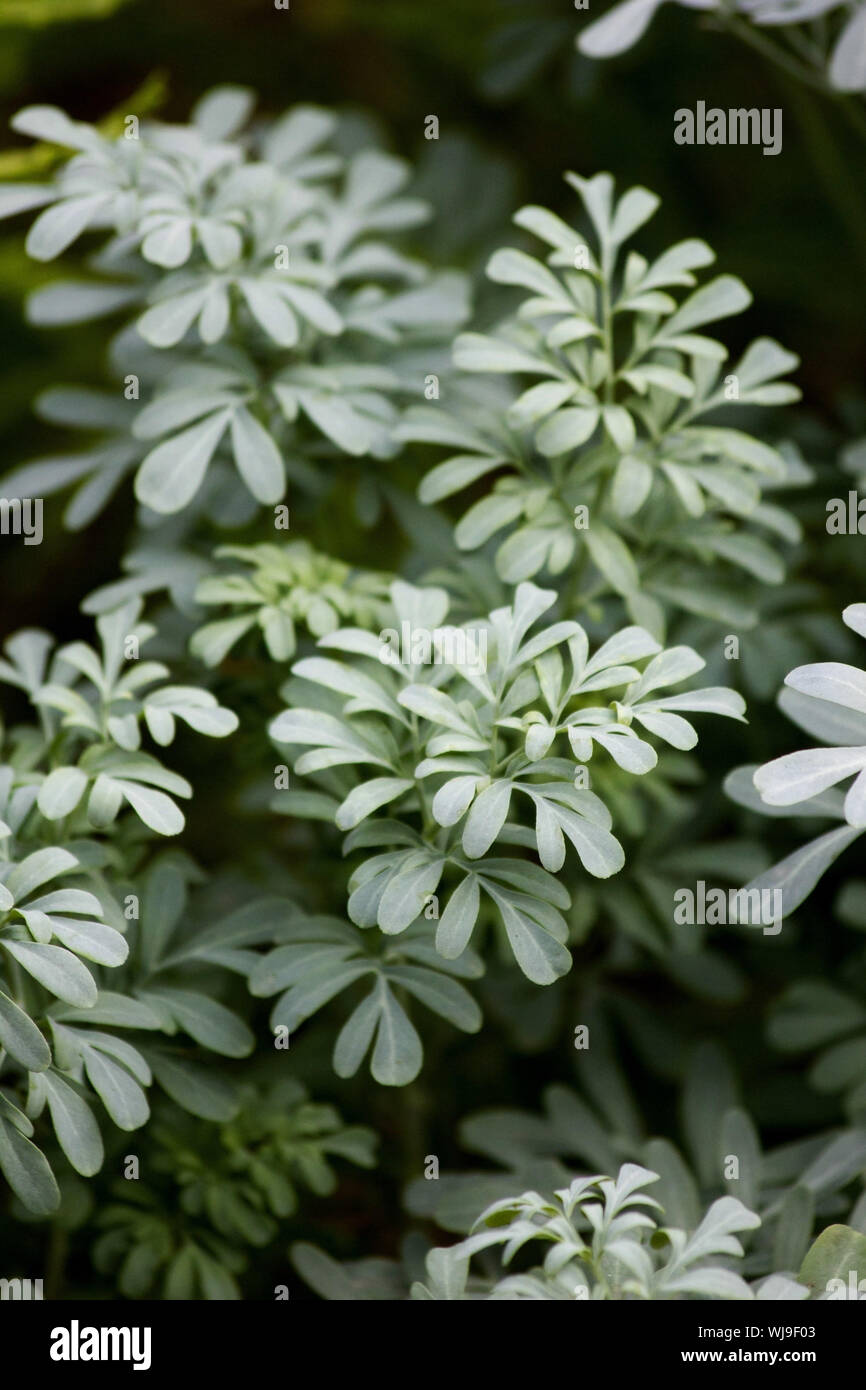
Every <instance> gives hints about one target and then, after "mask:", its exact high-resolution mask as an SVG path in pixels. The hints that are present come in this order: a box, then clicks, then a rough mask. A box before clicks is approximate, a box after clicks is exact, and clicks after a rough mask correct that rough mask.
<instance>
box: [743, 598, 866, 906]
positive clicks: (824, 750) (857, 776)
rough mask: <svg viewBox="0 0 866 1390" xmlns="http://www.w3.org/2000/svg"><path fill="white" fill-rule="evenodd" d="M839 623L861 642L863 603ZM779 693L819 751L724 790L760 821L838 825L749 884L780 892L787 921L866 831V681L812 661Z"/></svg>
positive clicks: (753, 771) (842, 667) (865, 619)
mask: <svg viewBox="0 0 866 1390" xmlns="http://www.w3.org/2000/svg"><path fill="white" fill-rule="evenodd" d="M842 619H843V621H844V622H845V624H846V625H847V626H848V627H849V628H851V629H852V630H853V631H854V632H856V633H857V634H858V635H859V636H861V637H866V604H862V603H853V604H850V605H849V606H848V607H847V608H846V609H845V610H844V612H843V614H842ZM785 687H786V688H785V689H784V690H783V691H782V693H781V695H780V697H779V707H780V708H781V709H782V710H783V712H784V713H785V714H787V715H788V717H789V718H790V719H792V720H793V721H794V723H796V724H798V725H799V726H800V727H801V728H802V729H805V730H806V732H807V733H808V734H810V735H812V737H814V738H817V739H819V740H820V742H821V744H822V746H821V747H818V748H807V749H803V750H801V751H800V752H797V753H786V754H785V755H784V756H783V757H781V758H775V759H774V760H773V761H772V762H769V763H765V764H764V765H763V766H762V767H758V768H740V769H738V770H737V772H734V773H732V774H731V776H730V777H729V778H728V779H727V781H726V783H725V788H726V790H727V792H728V794H729V795H730V796H731V797H733V799H734V800H736V801H739V802H741V803H742V804H743V805H745V806H748V807H749V808H750V809H751V810H756V811H759V812H761V813H762V814H764V815H777V816H778V815H782V816H808V817H813V816H814V817H821V818H825V817H826V818H827V819H829V820H830V821H835V822H840V821H841V822H842V824H841V825H838V826H837V827H836V828H834V829H832V830H830V831H827V832H825V833H824V834H822V835H820V836H819V837H818V838H817V839H815V840H812V841H810V843H808V844H806V845H804V846H803V847H802V848H801V849H798V850H795V851H794V853H793V854H791V855H789V856H788V857H787V858H786V859H784V860H782V862H781V863H779V864H776V865H775V866H774V867H773V868H772V869H770V870H768V872H767V873H766V874H762V875H761V877H760V878H758V879H756V880H754V881H753V882H752V883H751V884H749V887H750V888H755V887H757V888H772V889H776V890H778V891H779V892H781V894H782V901H783V904H784V911H785V914H788V913H790V912H793V911H794V909H795V908H796V907H799V905H800V903H802V902H803V900H804V899H805V898H807V897H808V895H809V894H810V893H811V891H812V889H813V888H814V887H815V884H816V883H817V882H818V880H819V879H820V878H821V876H822V875H823V874H824V873H825V872H826V870H827V869H828V868H829V867H830V865H831V864H832V863H833V862H834V860H835V859H837V858H838V856H839V855H840V854H841V853H842V851H843V850H845V849H847V847H848V845H850V844H851V843H852V842H853V841H854V840H856V839H857V838H858V836H859V835H861V834H862V833H863V830H864V828H866V675H864V673H863V672H862V671H861V670H859V669H858V668H857V667H855V666H849V665H846V664H845V663H844V662H838V661H828V662H817V663H815V664H813V665H809V666H798V667H796V668H795V670H793V671H791V672H789V674H788V675H787V676H786V678H785ZM852 778H853V781H851V779H852ZM840 783H844V784H846V787H845V791H844V794H843V792H842V791H841V790H837V788H838V787H839V784H840Z"/></svg>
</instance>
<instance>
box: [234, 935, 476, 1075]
mask: <svg viewBox="0 0 866 1390" xmlns="http://www.w3.org/2000/svg"><path fill="white" fill-rule="evenodd" d="M281 942H282V944H280V945H279V946H277V947H276V948H275V949H274V950H273V951H271V952H269V953H268V954H267V955H265V956H263V957H262V958H261V960H260V961H259V963H258V964H257V965H255V966H254V968H253V970H252V973H251V974H250V977H249V984H250V989H251V990H252V992H253V994H257V995H271V994H276V993H280V998H279V999H278V1000H277V1003H276V1004H275V1005H274V1008H273V1010H272V1012H271V1027H272V1028H275V1029H276V1028H279V1027H284V1028H286V1029H288V1030H289V1033H290V1034H291V1033H292V1032H294V1030H295V1029H296V1028H297V1026H298V1025H299V1024H300V1023H302V1022H303V1021H304V1020H305V1019H307V1018H309V1017H310V1016H311V1015H312V1014H313V1013H315V1012H316V1011H317V1010H318V1009H320V1008H322V1007H323V1005H325V1004H327V1003H328V1002H329V1001H330V1000H331V999H333V998H335V997H336V996H337V995H339V994H342V993H343V991H344V990H346V989H348V988H350V987H351V986H353V985H355V984H356V983H363V984H364V986H365V989H366V990H367V992H366V993H365V994H364V997H363V998H362V999H361V1001H360V1002H359V1003H358V1004H357V1005H356V1006H355V1007H354V1009H353V1011H352V1013H351V1014H350V1016H349V1017H348V1019H347V1020H346V1022H345V1023H344V1024H343V1026H342V1028H341V1030H340V1032H339V1034H338V1036H337V1040H336V1043H335V1045H334V1057H333V1061H334V1070H335V1071H336V1072H337V1074H338V1076H342V1077H350V1076H354V1075H355V1073H356V1072H357V1071H358V1068H359V1067H360V1066H361V1063H362V1062H363V1060H364V1058H365V1056H366V1055H367V1053H368V1052H369V1051H370V1049H371V1048H372V1053H371V1058H370V1070H371V1072H372V1074H373V1077H374V1078H375V1080H376V1081H378V1082H380V1083H381V1084H382V1085H384V1086H405V1085H406V1084H407V1083H408V1082H410V1081H412V1080H414V1078H415V1077H416V1076H417V1074H418V1072H419V1071H420V1069H421V1063H422V1059H423V1049H422V1044H421V1038H420V1037H419V1035H418V1032H417V1030H416V1028H415V1026H414V1024H413V1023H412V1020H411V1019H410V1017H409V1013H408V1011H407V1004H408V1000H407V995H408V996H409V997H410V998H411V999H412V1000H413V1002H414V1001H417V1002H419V1003H421V1004H423V1005H424V1006H425V1008H427V1009H430V1010H432V1011H433V1012H434V1013H436V1014H438V1015H439V1016H440V1017H441V1018H444V1019H445V1020H446V1021H447V1022H448V1023H450V1024H452V1025H453V1026H454V1027H455V1028H460V1029H462V1030H463V1031H464V1032H467V1033H475V1032H477V1031H478V1029H479V1028H480V1027H481V1011H480V1010H479V1008H478V1005H477V1004H476V1003H475V1000H474V999H473V998H472V996H471V994H470V993H469V991H468V990H467V989H466V987H465V986H464V985H463V984H461V983H460V980H461V979H474V978H476V977H477V976H478V975H480V974H482V973H483V966H482V964H481V961H480V960H479V959H478V957H477V956H476V955H475V954H474V953H473V952H471V951H466V952H464V953H463V955H462V957H461V959H460V960H459V961H454V962H447V963H446V962H445V961H442V960H440V959H439V958H438V957H437V955H436V953H435V951H434V950H433V949H432V947H431V945H430V942H429V939H428V936H427V933H426V931H424V929H423V928H421V927H420V926H419V927H415V928H410V929H408V930H404V931H403V933H402V935H401V936H400V939H399V942H398V943H397V945H396V948H395V947H392V946H390V945H388V946H387V948H386V947H385V943H382V944H383V949H382V951H381V952H380V953H379V954H378V955H376V954H374V953H373V951H372V950H371V949H368V947H367V943H366V941H365V939H364V937H363V936H362V935H359V933H358V932H357V931H356V930H353V929H352V928H351V927H349V926H347V925H346V924H345V923H344V922H340V921H339V920H337V919H335V918H318V917H307V918H304V919H302V920H300V921H299V922H298V923H297V924H296V925H295V924H290V925H289V926H288V927H287V928H285V929H284V930H283V931H282V932H281Z"/></svg>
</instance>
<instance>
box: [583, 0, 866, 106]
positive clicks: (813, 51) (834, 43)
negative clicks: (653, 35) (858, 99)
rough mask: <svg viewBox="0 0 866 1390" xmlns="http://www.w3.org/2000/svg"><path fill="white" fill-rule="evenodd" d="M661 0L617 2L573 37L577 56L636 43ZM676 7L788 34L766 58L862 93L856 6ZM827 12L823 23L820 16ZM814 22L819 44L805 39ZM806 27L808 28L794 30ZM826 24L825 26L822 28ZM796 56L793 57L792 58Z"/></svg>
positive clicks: (761, 2)
mask: <svg viewBox="0 0 866 1390" xmlns="http://www.w3.org/2000/svg"><path fill="white" fill-rule="evenodd" d="M663 3H664V0H621V2H620V3H618V4H615V5H613V6H612V8H611V9H609V10H608V11H607V12H606V13H605V14H604V15H602V17H601V19H595V20H593V21H592V22H591V23H590V24H587V25H586V26H585V27H584V28H582V30H581V32H580V34H579V35H578V37H577V41H576V42H577V47H578V50H579V52H581V53H583V54H585V55H586V57H588V58H610V57H613V56H614V55H615V54H617V53H623V52H625V50H626V49H628V48H631V47H632V45H633V44H635V43H637V42H638V40H639V39H641V38H642V37H643V35H644V33H645V32H646V30H647V28H648V27H649V25H650V24H651V23H652V20H653V17H654V16H655V13H656V11H657V10H658V9H659V8H660V6H661V5H662V4H663ZM676 3H677V4H678V5H681V6H682V7H683V8H684V9H689V10H709V11H712V13H713V16H714V18H715V19H717V21H718V23H719V24H720V25H722V26H724V24H725V22H726V20H727V19H734V18H735V19H737V20H738V21H740V22H741V23H742V22H743V21H746V22H747V23H749V24H755V25H758V26H760V27H762V28H766V29H770V31H771V34H772V33H773V31H775V30H779V29H781V30H782V32H783V35H784V36H785V37H787V36H788V31H789V30H790V36H791V46H790V47H789V48H786V47H783V46H778V47H777V45H776V42H775V39H773V40H771V41H770V42H769V43H768V42H767V39H766V38H765V40H764V42H765V44H766V45H767V47H766V50H765V51H766V52H767V53H768V56H771V57H772V56H773V55H774V53H775V54H776V56H777V60H778V61H780V62H785V61H787V62H788V64H789V65H791V64H793V70H794V72H797V71H798V70H799V71H800V72H801V74H802V75H803V76H804V77H805V78H806V80H809V81H812V82H813V81H815V80H816V79H817V77H818V76H819V75H821V76H824V74H826V81H827V83H828V84H829V86H830V87H831V88H835V89H836V91H839V92H862V91H863V90H864V89H866V57H864V44H863V34H864V25H866V19H864V14H866V11H864V8H863V6H862V5H854V6H853V7H852V6H847V5H843V4H842V3H841V0H736V3H734V4H732V5H724V4H721V3H719V0H676ZM832 11H844V13H842V14H834V15H832V18H830V19H829V20H827V19H825V18H824V16H827V15H831V12H832ZM818 19H820V20H821V21H822V27H821V31H820V41H819V42H817V41H812V42H810V43H807V42H806V39H807V34H808V36H809V37H810V38H811V36H812V35H813V33H814V28H815V26H814V24H812V23H811V21H814V20H818ZM806 25H808V26H809V28H808V30H805V29H804V28H800V27H799V26H806ZM828 25H829V28H828ZM795 55H796V56H795Z"/></svg>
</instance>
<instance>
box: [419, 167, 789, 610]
mask: <svg viewBox="0 0 866 1390" xmlns="http://www.w3.org/2000/svg"><path fill="white" fill-rule="evenodd" d="M566 177H567V179H568V181H569V183H571V185H572V186H573V187H574V188H575V190H576V191H577V192H578V194H579V196H580V198H581V201H582V203H583V205H584V209H585V211H586V214H587V216H588V218H589V222H590V224H591V227H592V232H591V235H590V237H589V240H587V239H586V238H585V237H584V236H583V235H582V234H581V233H580V232H579V231H577V230H576V229H574V228H572V227H570V226H569V225H568V224H567V223H565V222H564V221H562V220H561V219H560V218H559V217H557V216H555V215H554V214H553V213H551V212H549V211H547V210H546V209H544V208H541V207H537V206H530V207H527V208H523V209H522V210H521V211H520V212H518V213H517V215H516V217H515V221H516V222H517V224H518V226H520V227H521V228H523V229H524V230H525V231H527V232H529V233H531V234H532V235H533V236H535V237H537V238H539V239H540V240H541V241H542V242H544V243H545V252H544V258H543V259H541V258H536V257H535V256H532V255H529V254H527V253H526V252H524V251H518V250H503V251H498V252H497V253H496V254H495V255H494V256H493V258H492V259H491V261H490V263H489V265H488V274H489V275H490V277H491V278H492V279H494V280H496V281H498V282H499V283H501V284H505V285H509V286H514V287H515V288H517V289H519V290H521V291H523V292H524V296H525V297H524V299H523V302H522V303H521V304H520V307H519V308H518V310H517V312H516V314H515V315H514V316H513V317H511V318H509V319H506V320H505V321H504V322H503V323H501V324H500V325H499V327H498V328H497V329H495V330H494V332H493V333H491V334H486V335H485V334H479V333H465V334H463V335H461V336H459V337H458V338H457V341H456V343H455V350H454V356H455V362H456V364H457V366H458V367H459V368H461V369H462V370H463V371H465V372H471V373H486V374H492V375H494V376H497V377H506V378H508V379H509V381H513V380H514V379H518V378H519V379H524V380H526V382H527V384H526V385H525V386H523V387H522V389H520V390H519V391H517V392H516V394H512V396H511V399H510V403H509V404H508V405H507V408H505V409H504V412H503V418H499V419H496V418H491V415H492V414H493V412H492V411H487V412H485V411H483V410H482V411H480V412H479V411H478V410H476V409H475V407H474V404H473V410H472V415H471V417H470V416H469V415H468V413H467V418H466V420H465V421H464V420H463V419H462V418H458V417H454V416H451V415H449V414H448V413H447V412H442V411H440V409H439V408H438V407H437V408H436V409H431V408H429V407H421V408H418V409H413V410H410V411H409V412H408V413H407V416H406V419H405V420H404V422H403V423H401V425H400V426H399V428H398V433H399V435H400V437H401V438H403V439H411V440H416V441H419V442H424V443H439V444H444V445H448V446H450V447H451V448H452V449H455V450H456V452H455V453H454V454H453V455H451V456H450V457H449V458H447V459H446V460H445V461H444V462H443V463H441V464H439V465H438V466H437V467H436V468H435V469H434V470H433V471H432V473H430V474H429V475H428V477H427V478H426V479H425V480H424V482H423V483H422V485H421V489H420V496H421V499H422V500H423V501H426V502H432V501H438V500H440V499H443V498H445V497H448V496H451V495H452V494H455V493H457V492H460V491H462V490H463V489H464V488H466V487H468V486H469V485H471V484H472V483H474V482H475V481H476V480H477V479H479V478H481V477H484V476H489V475H493V474H496V475H498V476H497V478H496V480H495V482H494V485H493V487H492V489H491V490H490V491H489V492H488V493H487V495H486V496H484V497H482V498H481V499H480V500H479V501H477V502H476V503H475V504H474V505H473V506H472V507H471V508H470V509H469V511H468V512H467V513H466V514H465V515H464V516H463V517H462V519H461V520H460V522H459V523H458V526H457V528H456V531H455V539H456V541H457V544H458V546H459V547H460V548H461V549H464V550H474V549H477V548H478V547H480V546H482V545H484V544H486V543H487V542H488V541H489V540H491V539H492V538H494V537H497V538H501V536H502V534H503V533H504V532H506V531H507V532H508V535H507V536H506V538H505V539H504V540H502V539H500V540H499V543H498V549H497V551H496V566H497V569H498V571H499V573H500V575H501V576H502V578H503V579H505V580H506V581H507V582H510V583H515V582H519V581H520V580H524V579H529V578H531V577H533V576H534V575H536V574H538V573H539V572H541V571H542V570H547V571H548V572H549V573H550V574H553V575H557V574H562V573H565V572H566V571H567V570H568V569H569V568H570V567H571V566H572V565H573V564H575V563H578V562H580V560H581V558H583V559H585V560H587V561H588V562H589V564H590V565H591V570H592V576H593V577H592V578H591V580H590V585H591V592H592V594H593V595H596V594H598V593H604V592H613V593H615V594H618V595H620V597H621V598H622V599H623V600H624V601H625V604H626V606H627V609H628V611H629V613H630V616H631V617H632V618H634V619H635V620H636V621H641V622H642V623H645V624H646V623H649V625H650V626H652V628H653V630H654V631H656V632H657V633H658V632H660V631H661V625H662V620H663V610H664V608H665V607H667V606H669V605H670V604H672V603H673V604H683V605H684V606H686V607H692V606H693V605H695V604H697V605H700V604H701V598H700V595H701V592H702V591H704V590H706V591H707V592H706V598H705V601H704V603H703V606H702V607H701V606H698V607H697V608H696V609H695V611H700V612H706V613H708V614H711V615H712V616H715V617H720V616H721V612H720V609H721V608H722V602H721V600H720V597H719V595H718V594H716V593H714V592H711V591H710V590H709V589H708V585H707V580H706V575H704V577H703V578H702V579H701V580H700V582H695V576H696V572H697V568H698V563H699V562H700V563H701V564H702V565H703V567H704V568H705V567H706V565H707V564H708V563H709V564H712V565H714V566H715V567H718V568H719V569H720V570H721V572H722V574H723V575H725V574H727V576H728V583H729V587H730V586H731V584H732V578H731V567H734V569H737V568H739V569H741V570H746V571H747V572H748V573H751V574H753V575H756V576H758V577H759V578H760V579H761V580H762V581H763V582H766V583H777V582H779V580H780V579H781V577H782V568H781V563H780V561H779V558H778V556H777V554H776V550H775V549H774V544H775V541H776V538H777V537H779V536H781V537H782V538H783V539H787V540H789V541H790V540H794V539H796V538H797V535H798V528H797V525H796V522H795V521H794V520H793V518H791V517H789V516H788V515H787V514H786V513H784V512H782V511H781V510H780V509H779V508H776V507H770V506H768V505H767V504H766V503H764V502H762V493H763V491H764V490H765V489H766V488H771V487H773V486H779V485H782V484H784V483H785V482H787V481H789V479H790V473H791V468H790V465H789V463H788V461H787V460H786V458H785V457H784V456H783V454H782V453H781V452H780V451H778V450H776V449H774V448H771V447H769V446H768V445H766V444H764V443H761V442H759V441H758V440H756V439H754V438H752V437H751V436H750V435H747V434H745V433H744V432H743V431H741V430H740V429H737V428H734V427H733V426H727V425H725V426H721V425H718V424H716V423H712V424H710V423H705V417H707V416H709V415H710V412H713V413H714V414H713V416H712V417H711V418H712V419H713V421H714V420H715V413H717V412H718V411H719V410H720V409H725V410H729V411H730V410H733V409H735V408H736V406H737V405H752V406H757V405H780V404H784V403H786V402H789V401H793V400H796V399H797V398H798V395H799V393H798V391H797V390H796V388H795V387H793V386H791V385H790V384H789V383H787V382H784V381H781V380H780V377H782V376H784V375H785V374H786V373H788V372H789V371H791V369H792V368H794V367H796V366H797V359H796V357H794V356H793V354H791V353H788V352H786V351H785V350H784V349H783V348H781V347H780V346H779V345H778V344H777V343H775V342H774V341H773V340H771V339H768V338H760V339H758V340H756V341H755V342H754V343H753V344H752V345H751V346H750V347H749V348H748V349H747V350H746V352H745V353H744V354H743V356H742V358H741V359H740V360H739V361H738V362H737V363H736V364H734V365H733V366H731V367H728V366H727V365H723V364H724V362H725V358H726V357H727V350H726V349H725V347H724V346H723V345H722V344H721V343H719V342H718V341H716V340H715V339H714V338H711V337H708V336H707V335H706V333H705V331H704V330H705V328H706V326H707V325H709V324H712V323H714V322H715V321H717V320H718V319H721V318H725V317H728V316H729V315H731V314H736V313H740V312H741V311H742V310H743V309H745V308H746V307H747V305H748V304H749V303H750V302H751V296H750V295H749V293H748V291H747V290H746V288H745V286H744V285H743V284H742V283H741V282H740V281H739V280H737V279H735V278H734V277H732V276H729V275H719V276H717V277H716V278H715V279H712V280H709V281H707V282H704V283H702V284H699V283H698V278H697V274H696V272H698V271H699V270H701V269H702V268H703V267H705V266H707V265H708V264H709V263H711V262H712V260H713V259H714V256H713V252H712V251H711V250H710V248H709V247H708V246H707V245H706V243H705V242H703V241H699V240H696V239H689V240H685V241H682V242H679V243H677V244H676V245H675V246H672V247H670V248H669V249H668V250H667V251H666V252H664V253H663V254H662V255H661V256H659V257H658V258H657V259H656V260H654V261H648V260H646V259H645V258H644V257H643V256H641V255H639V254H638V253H637V252H635V251H631V252H628V253H626V252H625V251H624V249H623V248H624V245H625V243H626V241H627V240H628V239H629V238H630V237H631V236H632V235H633V234H634V232H635V231H637V230H638V229H639V228H640V227H641V226H642V225H643V224H644V223H645V222H646V221H647V220H648V219H649V218H650V217H651V216H652V215H653V213H654V212H655V210H656V208H657V206H658V199H657V198H656V197H655V196H654V195H653V194H651V193H649V192H648V191H647V190H646V189H644V188H632V189H630V190H629V191H627V192H626V193H625V194H624V195H623V196H622V197H621V198H619V199H618V200H617V199H616V198H615V196H614V183H613V179H612V178H611V176H610V175H609V174H599V175H597V176H596V177H595V178H593V179H583V178H580V177H578V176H577V175H574V174H569V175H567V176H566ZM680 290H684V291H685V292H686V293H685V297H684V298H680V299H679V301H678V299H677V298H675V296H674V292H675V291H680ZM747 525H748V527H749V528H750V529H748V530H745V529H744V528H745V527H746V526H747ZM753 527H754V528H756V529H754V530H753V529H751V528H753ZM686 565H691V567H692V569H693V570H694V571H695V575H692V576H691V577H688V578H687V577H686V576H685V574H683V573H681V572H678V571H677V569H676V568H674V567H675V566H679V567H680V570H682V567H683V566H686ZM731 598H732V601H733V593H732V596H731Z"/></svg>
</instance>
